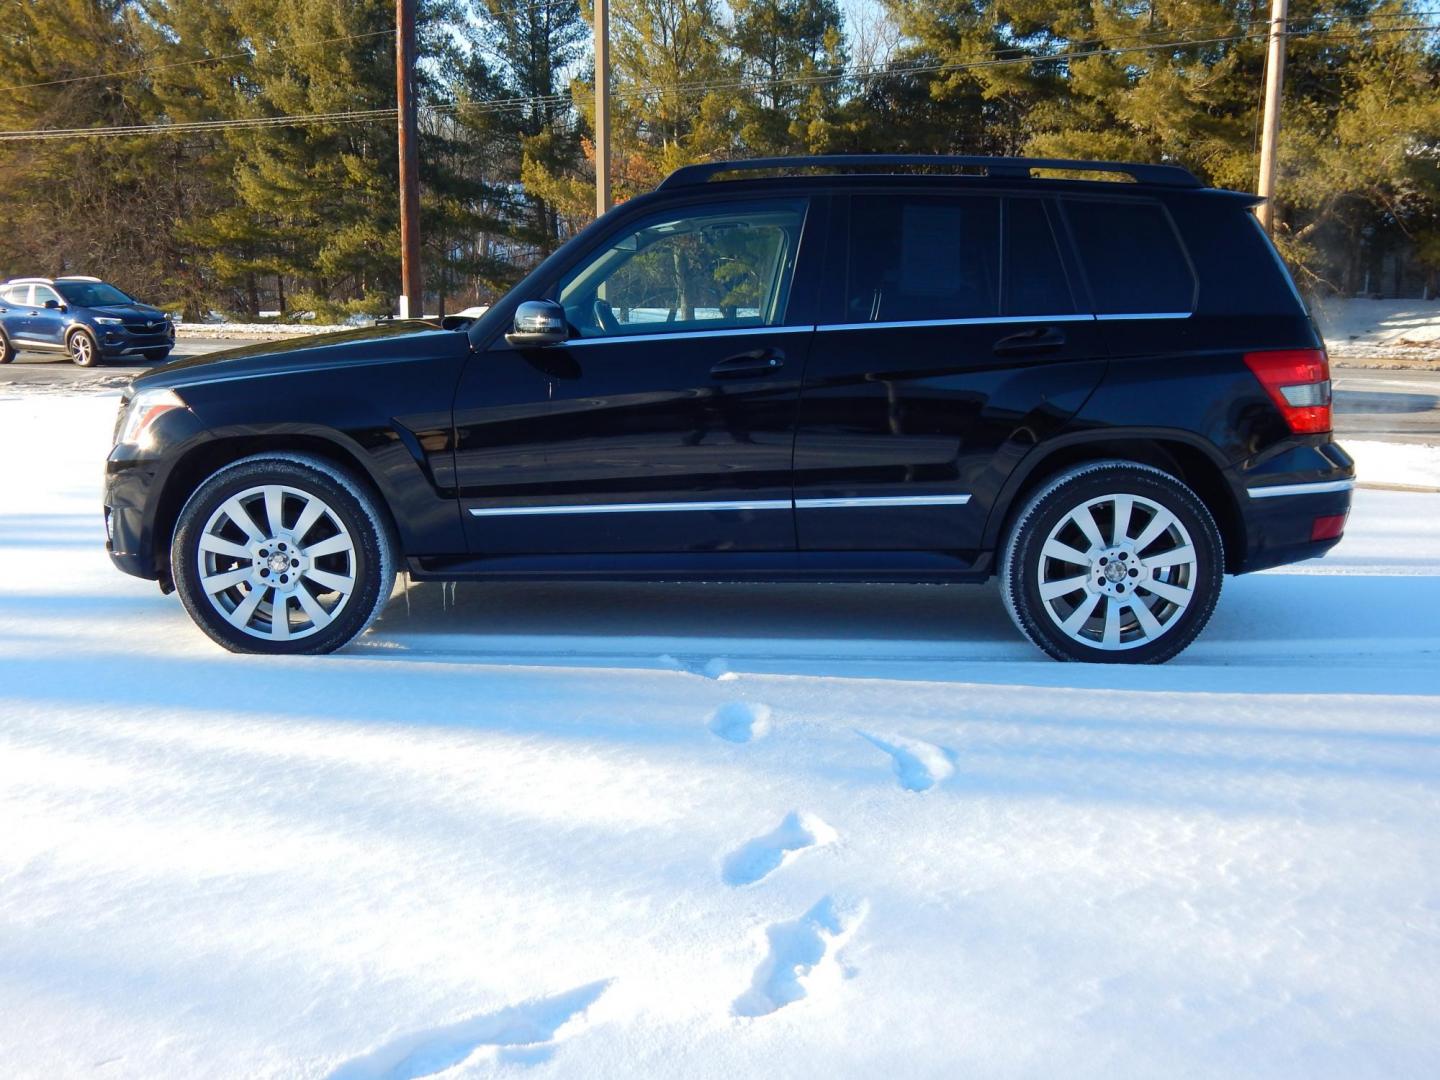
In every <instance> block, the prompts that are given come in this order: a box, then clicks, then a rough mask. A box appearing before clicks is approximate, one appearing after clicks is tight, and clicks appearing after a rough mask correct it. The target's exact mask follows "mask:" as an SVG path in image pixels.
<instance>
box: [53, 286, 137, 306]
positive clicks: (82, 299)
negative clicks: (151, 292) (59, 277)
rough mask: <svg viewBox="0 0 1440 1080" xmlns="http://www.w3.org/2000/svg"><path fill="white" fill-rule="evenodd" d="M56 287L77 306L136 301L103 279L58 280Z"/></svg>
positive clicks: (68, 300) (69, 301)
mask: <svg viewBox="0 0 1440 1080" xmlns="http://www.w3.org/2000/svg"><path fill="white" fill-rule="evenodd" d="M55 288H56V289H58V290H59V292H60V295H61V296H63V297H64V298H65V299H66V301H67V302H68V303H71V304H74V305H75V306H76V307H107V306H109V305H111V304H133V303H134V302H135V301H134V299H133V298H132V297H129V296H126V295H125V294H124V293H123V292H121V291H120V290H119V289H117V288H115V286H114V285H107V284H106V283H105V282H103V281H57V282H56V283H55Z"/></svg>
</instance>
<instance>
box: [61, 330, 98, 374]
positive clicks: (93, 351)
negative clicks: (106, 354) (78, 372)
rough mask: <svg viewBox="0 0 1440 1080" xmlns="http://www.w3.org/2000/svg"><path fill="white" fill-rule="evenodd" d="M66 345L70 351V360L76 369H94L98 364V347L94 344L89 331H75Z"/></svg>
mask: <svg viewBox="0 0 1440 1080" xmlns="http://www.w3.org/2000/svg"><path fill="white" fill-rule="evenodd" d="M66 344H67V345H68V347H69V350H70V359H71V360H73V361H75V365H76V366H77V367H94V366H95V365H96V363H98V362H99V360H100V347H99V346H98V345H96V344H95V338H94V337H93V336H92V335H91V333H90V331H89V330H76V331H75V332H74V333H73V334H71V335H70V340H69V341H68V342H67V343H66Z"/></svg>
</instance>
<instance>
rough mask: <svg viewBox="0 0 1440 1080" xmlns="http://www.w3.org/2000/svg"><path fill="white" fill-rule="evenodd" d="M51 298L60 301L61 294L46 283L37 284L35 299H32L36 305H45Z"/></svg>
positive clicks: (56, 301)
mask: <svg viewBox="0 0 1440 1080" xmlns="http://www.w3.org/2000/svg"><path fill="white" fill-rule="evenodd" d="M51 300H54V301H55V303H57V304H58V303H60V294H59V293H57V292H56V291H55V290H54V289H52V288H50V287H48V286H46V285H36V286H35V299H34V300H33V301H31V303H32V304H33V305H34V306H35V307H44V306H45V305H46V304H47V303H49V302H50V301H51Z"/></svg>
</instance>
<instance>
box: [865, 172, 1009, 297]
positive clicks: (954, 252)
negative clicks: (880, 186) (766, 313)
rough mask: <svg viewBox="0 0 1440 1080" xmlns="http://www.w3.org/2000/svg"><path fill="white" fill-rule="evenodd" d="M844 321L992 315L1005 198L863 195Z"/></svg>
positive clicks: (998, 271) (998, 267) (998, 290)
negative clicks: (1001, 207) (1001, 217)
mask: <svg viewBox="0 0 1440 1080" xmlns="http://www.w3.org/2000/svg"><path fill="white" fill-rule="evenodd" d="M849 266H850V272H849V286H848V288H847V289H846V301H845V303H846V316H845V318H846V321H847V322H855V323H863V322H904V321H911V320H923V319H973V318H988V317H991V316H994V315H996V314H998V313H999V310H1000V200H999V199H994V198H987V197H977V198H964V197H960V198H934V197H927V196H895V195H859V196H856V197H855V198H854V199H853V200H852V202H851V210H850V259H849Z"/></svg>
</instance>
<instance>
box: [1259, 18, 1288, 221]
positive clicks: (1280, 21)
mask: <svg viewBox="0 0 1440 1080" xmlns="http://www.w3.org/2000/svg"><path fill="white" fill-rule="evenodd" d="M1289 16H1290V3H1289V0H1270V50H1269V52H1268V53H1267V55H1266V60H1265V119H1264V121H1263V123H1262V126H1261V131H1260V183H1259V185H1258V186H1257V187H1256V189H1255V190H1256V192H1257V193H1258V194H1259V195H1260V196H1261V197H1262V198H1264V200H1265V201H1264V202H1263V203H1261V204H1260V206H1259V208H1258V209H1257V210H1256V211H1255V216H1256V217H1258V218H1259V219H1260V224H1261V225H1263V226H1265V231H1266V232H1267V233H1268V232H1273V231H1274V230H1275V202H1274V200H1275V143H1276V140H1277V139H1278V138H1279V135H1280V93H1281V90H1282V88H1283V87H1284V85H1285V23H1286V21H1287V19H1288V18H1289Z"/></svg>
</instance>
